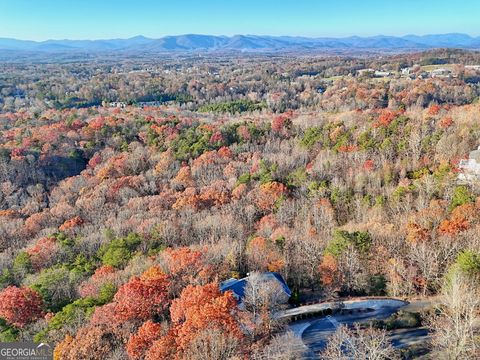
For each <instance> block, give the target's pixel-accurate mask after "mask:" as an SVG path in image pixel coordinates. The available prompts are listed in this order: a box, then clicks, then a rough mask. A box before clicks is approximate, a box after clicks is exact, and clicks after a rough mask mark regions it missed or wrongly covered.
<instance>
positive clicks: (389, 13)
mask: <svg viewBox="0 0 480 360" xmlns="http://www.w3.org/2000/svg"><path fill="white" fill-rule="evenodd" d="M479 12H480V3H472V2H468V1H459V2H457V3H456V6H455V7H452V6H451V3H449V2H448V1H447V0H437V1H433V0H425V1H422V3H420V4H419V3H418V2H416V1H414V0H405V1H402V2H401V3H398V2H392V1H390V2H384V1H379V0H367V1H362V2H361V3H359V2H357V1H354V0H345V1H342V2H340V3H339V2H338V1H331V0H327V1H310V0H305V1H293V0H279V1H272V0H266V1H262V3H260V4H259V3H257V2H255V1H253V0H245V1H242V2H241V3H226V2H225V1H219V0H213V1H207V2H202V3H198V2H195V1H193V0H186V1H184V2H183V3H182V4H181V5H179V4H175V3H170V2H158V1H152V0H143V1H137V2H135V3H132V2H128V1H125V0H120V1H102V2H101V3H98V2H96V1H93V0H84V1H79V0H72V1H69V2H68V3H67V2H64V1H59V0H46V1H42V2H37V1H32V0H17V1H15V2H10V1H5V0H0V37H2V38H14V39H22V40H33V41H45V40H59V39H69V40H103V39H115V38H119V39H125V38H131V37H135V36H138V35H139V34H142V35H143V36H145V37H148V38H161V37H164V36H169V35H184V34H206V35H216V36H220V35H225V36H233V35H236V34H255V35H261V36H301V37H309V38H318V37H334V38H343V37H349V36H360V37H370V36H377V35H385V36H396V37H401V36H405V35H410V34H415V35H420V36H421V35H430V34H448V33H462V34H468V35H470V36H473V37H477V36H479V35H480V30H479V28H478V21H477V17H476V14H478V13H479ZM25 24H28V26H25Z"/></svg>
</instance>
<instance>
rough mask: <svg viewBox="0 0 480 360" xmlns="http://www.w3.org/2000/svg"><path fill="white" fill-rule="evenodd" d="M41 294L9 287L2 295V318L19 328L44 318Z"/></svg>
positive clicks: (0, 313) (27, 289) (0, 297)
mask: <svg viewBox="0 0 480 360" xmlns="http://www.w3.org/2000/svg"><path fill="white" fill-rule="evenodd" d="M42 307H43V301H42V298H41V297H40V294H39V293H38V292H36V291H35V290H32V289H30V288H27V287H21V288H18V287H16V286H9V287H7V288H5V289H3V291H2V292H1V293H0V317H2V318H4V319H5V320H6V321H7V322H8V323H9V324H11V325H15V326H18V327H24V326H25V325H27V324H29V323H31V322H32V321H35V320H37V319H39V318H41V317H42V316H43V310H42Z"/></svg>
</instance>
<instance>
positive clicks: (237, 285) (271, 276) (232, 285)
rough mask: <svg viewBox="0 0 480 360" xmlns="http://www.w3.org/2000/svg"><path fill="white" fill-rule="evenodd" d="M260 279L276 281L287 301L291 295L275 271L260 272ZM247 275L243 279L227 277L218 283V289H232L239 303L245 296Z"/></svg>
mask: <svg viewBox="0 0 480 360" xmlns="http://www.w3.org/2000/svg"><path fill="white" fill-rule="evenodd" d="M260 276H261V279H262V280H263V281H265V283H268V282H270V281H275V282H277V283H278V284H279V285H280V286H279V289H282V290H283V293H284V294H285V299H286V300H287V301H288V299H289V298H290V296H291V295H292V292H291V290H290V288H289V287H288V285H287V283H286V282H285V280H284V279H283V277H282V275H280V274H278V273H275V272H265V273H261V274H260ZM248 278H249V277H248V276H247V277H244V278H243V279H233V278H232V279H228V280H225V281H224V282H222V283H221V284H220V291H221V292H225V291H229V290H230V291H232V292H233V295H234V296H235V298H236V299H237V301H238V302H239V303H241V302H242V301H243V298H244V297H245V287H246V285H247V282H248Z"/></svg>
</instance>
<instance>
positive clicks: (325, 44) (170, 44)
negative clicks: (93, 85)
mask: <svg viewBox="0 0 480 360" xmlns="http://www.w3.org/2000/svg"><path fill="white" fill-rule="evenodd" d="M432 48H461V49H480V37H472V36H469V35H466V34H456V33H453V34H440V35H422V36H418V35H406V36H401V37H397V36H384V35H379V36H372V37H359V36H351V37H344V38H329V37H320V38H308V37H297V36H261V35H235V36H230V37H229V36H214V35H196V34H187V35H178V36H165V37H162V38H159V39H152V38H147V37H144V36H135V37H132V38H129V39H110V40H46V41H31V40H17V39H11V38H0V51H2V50H4V51H6V50H9V51H30V52H72V51H73V52H75V51H76V52H113V51H127V52H128V51H142V52H188V51H257V52H259V51H260V52H261V51H295V50H347V49H350V50H351V49H354V50H355V49H356V50H367V49H374V50H425V49H432Z"/></svg>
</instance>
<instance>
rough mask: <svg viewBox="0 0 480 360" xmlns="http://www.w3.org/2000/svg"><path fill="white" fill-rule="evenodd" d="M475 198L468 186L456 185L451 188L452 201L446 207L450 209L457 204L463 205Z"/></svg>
mask: <svg viewBox="0 0 480 360" xmlns="http://www.w3.org/2000/svg"><path fill="white" fill-rule="evenodd" d="M474 200H475V196H473V194H472V193H471V192H470V190H469V189H468V187H466V186H464V185H461V186H457V187H456V188H455V189H454V190H453V195H452V201H451V202H450V206H449V207H448V210H449V211H452V210H453V209H455V208H456V207H457V206H460V205H464V204H467V203H472V202H473V201H474Z"/></svg>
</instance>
